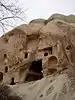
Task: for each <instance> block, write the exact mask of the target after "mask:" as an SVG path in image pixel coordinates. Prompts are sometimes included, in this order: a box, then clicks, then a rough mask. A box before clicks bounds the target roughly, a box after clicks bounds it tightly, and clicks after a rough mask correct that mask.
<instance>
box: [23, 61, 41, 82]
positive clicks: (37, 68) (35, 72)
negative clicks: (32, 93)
mask: <svg viewBox="0 0 75 100" xmlns="http://www.w3.org/2000/svg"><path fill="white" fill-rule="evenodd" d="M41 71H42V59H41V60H38V61H33V62H32V64H31V66H30V69H29V74H28V76H27V77H26V79H25V81H36V80H39V79H42V78H43V74H42V72H41Z"/></svg>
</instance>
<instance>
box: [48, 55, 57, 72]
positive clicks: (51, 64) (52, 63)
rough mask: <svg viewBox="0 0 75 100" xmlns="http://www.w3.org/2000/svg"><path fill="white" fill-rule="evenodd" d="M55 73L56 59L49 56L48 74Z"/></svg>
mask: <svg viewBox="0 0 75 100" xmlns="http://www.w3.org/2000/svg"><path fill="white" fill-rule="evenodd" d="M56 71H57V58H56V57H55V56H51V57H50V58H49V59H48V74H53V73H55V72H56Z"/></svg>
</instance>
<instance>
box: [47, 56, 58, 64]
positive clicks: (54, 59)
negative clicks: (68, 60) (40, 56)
mask: <svg viewBox="0 0 75 100" xmlns="http://www.w3.org/2000/svg"><path fill="white" fill-rule="evenodd" d="M48 64H49V65H54V64H57V58H56V57H55V56H51V57H50V58H49V59H48Z"/></svg>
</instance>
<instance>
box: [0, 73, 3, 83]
mask: <svg viewBox="0 0 75 100" xmlns="http://www.w3.org/2000/svg"><path fill="white" fill-rule="evenodd" d="M2 80H3V73H2V72H0V81H2Z"/></svg>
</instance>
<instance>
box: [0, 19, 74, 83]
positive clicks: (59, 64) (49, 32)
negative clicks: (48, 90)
mask: <svg viewBox="0 0 75 100" xmlns="http://www.w3.org/2000/svg"><path fill="white" fill-rule="evenodd" d="M74 38H75V26H74V24H73V25H72V23H71V24H70V23H66V22H64V21H62V20H56V19H55V20H52V21H49V22H48V23H47V24H45V20H41V19H40V20H37V21H35V20H34V21H32V22H30V23H29V24H28V25H21V26H19V27H17V28H15V29H13V30H12V31H10V32H8V33H7V34H5V36H2V37H1V39H0V43H1V44H2V47H1V48H0V55H1V56H0V71H1V72H2V73H3V74H4V79H5V78H7V80H10V79H12V77H14V81H15V82H20V81H25V80H28V79H31V80H33V76H35V75H36V76H37V79H38V77H40V78H41V77H43V76H47V75H52V74H54V73H56V72H58V71H60V70H62V69H64V68H67V66H68V65H69V64H74V60H75V53H74V51H75V42H74V41H75V39H74ZM4 55H6V56H4ZM6 67H7V71H5V68H6ZM42 73H43V75H42ZM10 74H11V75H10ZM27 75H28V76H27ZM31 76H32V77H31ZM27 77H28V79H27ZM34 80H36V78H35V79H34Z"/></svg>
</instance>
